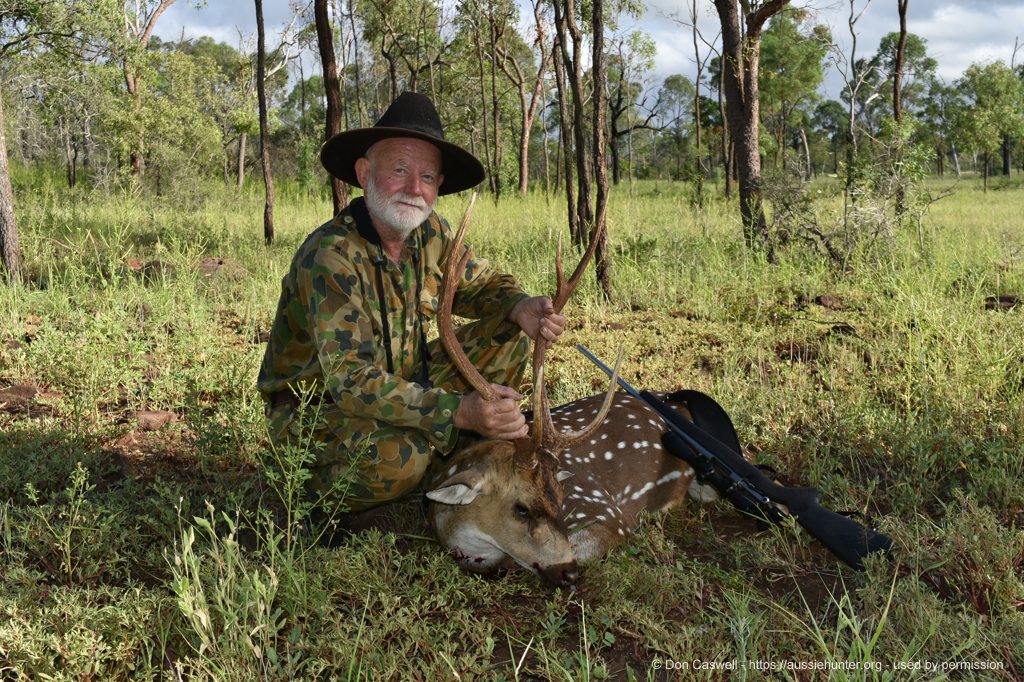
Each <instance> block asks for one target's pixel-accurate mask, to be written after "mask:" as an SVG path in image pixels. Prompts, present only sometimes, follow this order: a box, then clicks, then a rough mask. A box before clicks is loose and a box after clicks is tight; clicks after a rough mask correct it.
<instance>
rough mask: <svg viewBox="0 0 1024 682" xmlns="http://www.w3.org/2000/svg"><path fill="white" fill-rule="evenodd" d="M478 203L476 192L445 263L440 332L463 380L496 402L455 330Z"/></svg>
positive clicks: (438, 327)
mask: <svg viewBox="0 0 1024 682" xmlns="http://www.w3.org/2000/svg"><path fill="white" fill-rule="evenodd" d="M475 202H476V192H473V194H472V196H470V198H469V204H467V205H466V212H465V213H463V215H462V222H460V223H459V231H458V232H457V233H456V235H455V241H454V243H453V244H452V249H451V255H449V256H448V261H447V262H446V263H445V267H444V274H443V275H442V277H441V291H440V294H439V298H440V302H439V309H438V312H437V331H438V334H439V335H440V337H441V345H442V346H444V349H445V350H446V351H448V357H450V358H451V359H452V363H453V364H454V365H455V367H456V368H457V369H458V370H459V373H460V374H461V375H462V378H464V379H465V380H466V382H467V383H468V384H469V385H470V386H472V387H473V388H475V389H476V391H477V393H479V394H480V395H481V396H483V398H484V400H494V399H495V398H496V397H497V396H496V395H495V394H494V391H493V390H492V389H491V384H490V382H488V381H487V380H486V379H484V377H483V375H482V374H480V370H478V369H477V368H476V367H475V366H474V365H473V363H472V362H470V360H469V358H468V357H466V352H465V351H464V350H462V344H460V343H459V339H458V338H457V337H456V336H455V330H454V329H453V328H452V303H453V302H454V301H455V290H456V289H458V287H459V284H458V280H459V279H461V278H462V274H463V273H464V272H465V271H466V265H467V264H468V263H469V256H470V251H469V249H466V252H465V253H463V254H462V256H461V257H459V255H458V254H459V250H460V249H461V248H462V240H463V238H464V237H465V236H466V228H467V226H468V225H469V216H470V215H471V214H472V213H473V204H474V203H475Z"/></svg>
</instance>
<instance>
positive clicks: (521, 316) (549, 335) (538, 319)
mask: <svg viewBox="0 0 1024 682" xmlns="http://www.w3.org/2000/svg"><path fill="white" fill-rule="evenodd" d="M508 319H510V320H512V321H513V322H515V323H516V324H518V325H519V326H520V327H522V329H523V331H524V332H526V335H527V336H529V337H530V338H531V339H533V340H534V341H543V342H544V347H545V348H550V347H551V344H553V343H554V342H555V339H557V338H558V337H559V336H560V335H561V334H562V332H563V331H565V316H564V315H560V314H559V313H556V312H555V306H554V305H553V304H552V303H551V299H550V298H548V297H547V296H534V297H532V298H524V299H523V300H521V301H519V303H516V305H515V307H513V308H512V310H511V312H509V314H508Z"/></svg>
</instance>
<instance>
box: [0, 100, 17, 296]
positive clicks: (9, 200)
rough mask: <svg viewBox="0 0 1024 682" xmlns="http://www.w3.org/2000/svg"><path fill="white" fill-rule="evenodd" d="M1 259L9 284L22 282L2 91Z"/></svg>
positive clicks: (0, 125) (0, 145) (0, 157)
mask: <svg viewBox="0 0 1024 682" xmlns="http://www.w3.org/2000/svg"><path fill="white" fill-rule="evenodd" d="M0 257H2V260H3V266H4V271H5V272H6V274H7V281H8V282H9V283H12V284H13V283H15V282H21V281H22V272H21V240H20V239H19V238H18V222H17V220H16V219H15V216H14V190H13V189H12V188H11V169H10V167H9V166H8V165H7V122H6V120H5V119H4V98H3V91H2V89H0Z"/></svg>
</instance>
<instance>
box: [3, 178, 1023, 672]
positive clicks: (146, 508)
mask: <svg viewBox="0 0 1024 682" xmlns="http://www.w3.org/2000/svg"><path fill="white" fill-rule="evenodd" d="M16 171H17V169H16ZM15 181H16V202H17V210H18V215H19V224H20V227H21V230H22V240H23V245H24V249H25V252H26V261H27V267H28V270H29V272H30V273H31V275H32V281H31V283H30V284H29V285H26V286H21V287H6V288H3V289H0V391H2V393H0V580H2V582H3V585H4V590H3V591H2V592H0V678H3V679H8V678H10V679H115V680H116V679H164V678H170V679H177V678H178V677H179V676H184V677H198V678H214V679H239V680H248V679H255V678H263V679H297V678H306V679H318V678H322V679H346V680H361V679H451V678H458V679H504V680H523V679H558V680H580V679H589V680H600V679H624V680H627V679H676V678H685V679H691V678H692V679H712V680H719V679H746V680H760V679H766V680H768V679H770V680H774V679H792V680H805V679H836V680H846V679H851V680H852V679H858V680H862V679H869V680H889V679H894V680H904V679H906V680H910V679H914V680H916V679H934V680H941V679H991V680H1012V679H1018V678H1019V677H1020V676H1021V675H1022V674H1024V645H1022V644H1021V643H1022V642H1024V582H1022V579H1021V576H1022V574H1024V539H1022V538H1024V535H1022V533H1021V525H1022V522H1024V514H1022V510H1024V488H1022V487H1021V485H1020V481H1021V479H1022V476H1024V456H1022V455H1024V452H1022V449H1021V445H1020V443H1021V441H1022V435H1024V434H1022V431H1024V400H1022V394H1024V369H1022V367H1024V341H1022V339H1024V317H1022V315H1024V313H1022V309H1021V308H1020V307H1018V308H1016V309H1013V310H1006V311H999V310H988V309H986V307H985V300H986V297H989V296H996V295H1000V294H1018V295H1019V294H1022V293H1024V263H1022V255H1024V223H1022V222H1021V217H1020V209H1019V207H1020V206H1021V205H1022V204H1024V188H1022V187H1021V186H1020V183H1019V182H1018V183H1008V184H1007V186H1006V187H1005V188H1003V189H999V190H998V191H990V192H988V193H987V194H983V193H982V192H981V191H980V189H979V188H977V187H975V186H974V184H973V181H969V182H965V183H963V184H962V185H961V186H959V187H958V188H957V189H956V192H955V194H954V195H953V196H951V197H949V198H946V199H944V200H943V201H941V202H939V203H938V204H936V205H935V206H933V207H932V209H931V211H930V213H929V214H928V216H927V217H926V219H925V222H924V230H923V234H924V241H923V242H921V241H919V235H918V231H917V228H916V226H915V227H914V228H908V230H907V231H906V232H905V233H904V232H898V233H896V234H894V235H893V236H892V238H891V239H890V240H888V241H886V243H884V244H881V245H880V246H879V248H877V249H875V250H873V251H872V252H870V253H863V254H859V255H858V257H857V258H856V259H855V267H854V268H853V269H852V271H850V272H847V273H840V272H837V271H835V270H834V269H831V268H829V267H828V265H827V264H826V263H824V262H822V261H821V260H819V259H818V258H816V257H814V256H812V255H810V254H808V253H806V252H804V251H801V250H798V249H793V250H790V251H787V252H785V253H784V255H783V259H782V262H781V263H779V264H778V265H768V264H766V263H765V262H763V260H761V259H760V258H758V257H757V256H756V254H751V253H749V252H748V251H746V250H745V249H744V248H743V246H742V243H741V241H740V239H739V238H738V235H739V225H738V220H737V217H736V216H735V211H734V209H733V208H732V207H731V206H728V205H726V204H724V203H723V202H720V201H715V202H713V203H711V204H710V205H709V206H708V207H707V208H706V209H704V210H700V211H698V210H695V209H694V208H692V207H691V206H690V205H689V203H688V202H687V200H686V197H685V193H684V191H683V190H681V189H680V188H678V187H675V186H673V185H671V184H668V183H660V184H658V185H655V184H653V183H651V184H646V183H637V184H636V185H634V186H633V187H632V188H631V189H629V188H627V187H626V186H623V187H622V188H620V189H619V190H617V191H616V192H615V194H614V195H613V204H612V209H611V214H610V229H611V232H610V238H611V253H612V255H613V259H614V260H613V268H614V270H613V273H614V274H613V277H614V280H615V289H616V297H615V300H614V301H613V302H612V303H607V302H604V301H602V300H601V299H600V298H599V297H598V296H597V293H596V290H595V287H594V284H593V282H592V281H591V279H592V278H590V277H588V278H587V280H586V281H585V283H584V285H583V287H581V290H580V291H579V292H577V296H576V298H575V299H574V301H573V302H572V303H570V307H569V309H568V311H567V313H568V315H569V318H570V327H569V330H568V331H567V333H566V339H565V341H566V342H565V343H560V344H559V345H558V346H556V347H555V348H554V349H552V352H551V353H549V356H550V359H549V372H548V374H549V379H548V381H549V385H550V387H551V391H552V393H553V398H554V400H556V401H557V402H563V401H568V400H571V399H574V398H578V397H581V396H583V395H587V394H589V393H592V392H594V391H595V387H596V386H597V385H598V384H599V383H600V376H599V373H598V372H597V371H596V370H595V369H594V368H592V367H590V366H589V365H588V364H587V363H586V361H585V360H584V359H583V358H582V357H581V356H579V355H578V354H577V353H576V352H575V351H573V350H572V345H573V344H574V343H577V342H582V343H585V344H586V345H587V346H588V347H590V348H591V349H592V350H593V351H595V352H596V353H597V354H598V355H599V356H603V357H611V356H612V355H613V353H614V350H615V348H616V347H617V346H618V345H619V344H622V345H624V346H625V349H626V355H625V360H624V367H625V369H624V377H625V378H626V379H627V380H628V381H630V382H631V383H633V384H634V385H636V386H639V387H643V388H650V389H652V390H671V389H677V388H684V387H685V388H692V389H697V390H701V391H704V392H706V393H709V394H710V395H713V396H715V397H716V398H717V399H718V400H719V401H720V402H721V403H722V404H723V405H724V406H725V407H726V409H727V410H728V411H729V412H730V414H731V415H732V417H733V419H734V421H735V423H736V425H737V428H738V430H739V432H740V434H741V437H742V439H743V441H744V442H745V443H746V444H747V446H748V447H749V449H750V450H751V452H753V453H755V454H756V456H757V458H758V459H759V460H761V461H764V462H766V463H768V464H771V465H773V466H775V467H777V468H778V469H779V470H781V471H786V472H789V473H790V474H791V475H792V476H793V477H794V479H795V480H796V481H798V482H800V483H805V484H812V485H815V486H816V487H818V488H819V489H821V490H822V492H823V493H824V499H825V501H826V502H827V503H828V505H829V506H831V507H833V508H835V509H857V510H862V511H866V512H868V513H870V514H872V515H874V516H875V518H876V519H877V520H878V522H879V524H880V525H881V527H882V528H883V529H884V530H885V531H886V532H887V533H889V534H890V535H892V536H893V538H894V539H895V541H896V545H897V547H898V551H897V553H896V557H895V559H894V560H893V561H881V560H879V561H874V560H872V561H870V562H869V565H868V568H867V570H866V571H864V572H863V573H855V572H852V571H850V570H848V569H847V568H845V567H844V566H842V565H840V564H839V563H837V561H836V560H835V559H834V558H833V557H831V556H830V555H828V554H827V553H826V552H824V551H823V550H822V549H821V548H820V546H818V545H817V544H816V543H814V542H813V541H811V540H810V539H809V538H808V537H807V535H806V534H804V533H801V532H799V531H796V530H794V529H788V528H782V529H773V530H772V531H771V532H756V529H755V528H754V527H753V526H752V525H750V524H748V523H747V522H746V521H744V520H742V519H740V518H738V517H737V515H736V514H735V513H734V512H732V511H731V509H730V508H728V507H727V506H726V505H724V504H722V505H716V506H711V507H701V506H699V505H695V504H690V503H686V504H684V505H683V507H682V508H680V509H676V510H673V511H671V512H669V513H668V514H665V515H661V516H658V517H651V518H647V519H645V520H644V522H643V524H642V526H641V529H640V531H639V533H638V535H637V537H636V538H635V539H634V541H633V542H631V543H630V544H629V545H628V546H626V547H623V548H621V549H619V550H618V551H616V552H614V553H613V554H612V555H611V556H609V557H608V558H607V559H605V560H603V561H601V562H598V563H596V564H593V565H590V566H588V567H586V570H585V581H584V586H583V589H582V590H581V591H580V592H579V593H577V594H574V595H568V594H564V593H560V592H552V591H551V590H550V589H549V588H547V587H545V586H544V585H542V584H541V583H540V582H539V580H538V579H537V578H535V577H534V576H532V575H524V574H522V573H515V574H510V575H507V576H505V577H503V578H500V579H497V580H484V579H480V578H478V577H475V576H470V575H466V574H464V573H461V572H460V571H458V570H457V569H456V567H455V566H454V563H453V562H452V561H451V560H450V559H449V558H448V557H447V555H446V554H445V553H444V552H442V551H441V550H440V549H439V548H438V546H437V545H435V544H434V543H432V542H431V541H429V540H427V539H423V538H419V537H408V536H396V535H394V534H380V533H378V532H373V533H368V534H364V535H361V536H358V537H356V538H355V539H353V540H352V541H351V542H350V543H348V544H347V545H345V546H344V547H343V548H341V549H338V550H334V551H331V550H324V549H321V548H319V547H317V546H315V545H313V544H312V543H311V542H310V541H309V538H308V536H305V535H303V533H302V530H301V529H302V513H301V510H298V511H296V510H297V509H298V507H299V505H297V504H296V502H295V495H294V491H295V489H296V488H295V484H296V477H297V476H300V475H301V467H297V466H295V464H296V462H299V463H301V461H302V458H303V457H304V456H308V453H301V452H297V453H288V452H276V451H273V450H271V449H270V448H269V447H268V442H267V438H266V433H265V429H264V426H263V417H262V412H261V406H260V404H259V400H258V398H257V396H256V395H255V392H254V388H253V386H254V381H255V375H256V371H257V368H258V366H259V362H260V360H261V358H262V354H263V344H262V343H261V341H260V338H261V333H263V332H265V331H266V330H267V329H269V326H270V323H271V320H272V315H273V312H274V307H275V303H276V299H277V295H278V290H279V282H280V277H281V275H282V274H283V271H284V269H285V268H286V266H287V263H288V260H289V258H290V256H291V254H292V253H293V251H294V249H295V248H296V247H297V245H298V244H299V242H300V241H301V240H302V239H303V237H304V236H305V235H306V234H307V233H308V232H309V231H310V230H311V229H312V228H313V227H314V226H316V225H317V224H319V223H320V222H322V221H323V220H324V219H325V217H326V215H327V213H328V206H329V204H328V202H327V201H325V199H324V197H322V196H318V197H314V196H309V195H308V194H305V193H303V192H299V191H298V190H296V189H295V188H294V187H291V186H289V185H288V184H287V183H282V184H283V188H282V190H281V193H280V195H279V197H278V205H277V213H276V217H277V241H276V243H275V244H274V245H273V246H272V247H269V248H268V247H265V246H264V245H263V244H262V237H261V235H262V225H261V224H260V217H261V215H262V211H261V209H262V200H261V199H260V197H259V196H258V195H256V194H244V195H242V196H235V195H233V194H224V195H221V194H218V193H217V192H213V193H211V194H210V195H209V196H207V197H206V198H203V195H202V194H199V193H190V194H189V199H188V201H187V202H184V204H185V205H176V203H175V201H174V200H173V198H168V199H154V198H148V199H137V198H131V197H105V196H98V195H94V194H90V193H89V192H88V191H86V190H83V189H80V190H79V191H76V192H69V191H68V190H66V189H64V188H62V187H61V186H60V184H59V178H58V177H50V176H46V175H44V174H42V173H38V172H35V173H27V172H25V171H17V172H16V177H15ZM464 201H465V198H464V197H450V198H445V199H443V200H442V202H441V210H442V212H443V213H444V214H445V215H447V216H448V217H449V219H450V220H451V221H453V222H454V221H456V220H457V219H458V217H459V216H460V215H461V211H462V207H463V205H464ZM563 212H564V204H563V199H561V198H552V199H551V201H550V202H548V201H545V199H544V198H543V197H540V196H531V197H530V198H528V199H518V198H510V199H504V200H502V201H501V202H500V204H498V205H495V204H494V203H493V202H492V201H490V200H489V199H486V198H485V199H483V200H481V201H478V202H477V209H476V213H475V216H474V220H473V228H472V237H471V240H472V243H473V245H474V247H475V249H476V250H477V252H478V253H479V254H481V255H483V256H486V257H487V258H489V259H490V260H491V261H492V262H493V263H494V264H495V265H496V266H497V267H499V268H501V269H506V270H509V271H511V272H513V273H515V274H516V275H517V277H519V278H520V280H521V282H522V283H523V285H524V287H525V288H527V289H528V290H530V291H535V292H546V291H550V290H551V289H552V288H553V281H554V267H553V256H549V255H544V256H542V257H537V254H538V253H541V254H552V253H553V250H554V248H553V240H554V238H555V237H556V236H557V234H558V232H559V231H561V227H562V225H564V218H563ZM210 258H219V259H226V262H223V263H222V262H220V261H218V262H212V261H208V260H207V261H205V262H204V259H210ZM823 295H830V296H831V297H832V300H831V302H830V303H829V305H821V304H820V303H816V302H815V300H816V299H817V300H818V301H822V302H827V301H823V299H820V298H819V297H821V296H823ZM140 410H148V411H158V410H162V411H166V412H169V413H171V414H172V415H173V417H172V421H171V422H170V423H169V424H168V425H166V426H164V427H162V428H160V429H158V430H153V431H147V430H143V429H142V428H141V427H140V426H139V424H138V421H137V413H138V412H139V411H140ZM289 500H290V502H289ZM729 664H732V665H733V667H732V669H729V668H728V666H729ZM773 666H774V667H773ZM851 666H853V667H851Z"/></svg>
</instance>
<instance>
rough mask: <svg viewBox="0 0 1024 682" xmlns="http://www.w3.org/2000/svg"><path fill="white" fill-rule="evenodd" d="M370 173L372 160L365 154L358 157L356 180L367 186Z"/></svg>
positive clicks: (362, 185) (360, 184)
mask: <svg viewBox="0 0 1024 682" xmlns="http://www.w3.org/2000/svg"><path fill="white" fill-rule="evenodd" d="M369 173H370V160H369V159H368V158H366V157H365V156H360V157H359V158H358V159H356V180H358V181H359V186H360V187H363V188H365V187H366V176H367V175H369Z"/></svg>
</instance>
